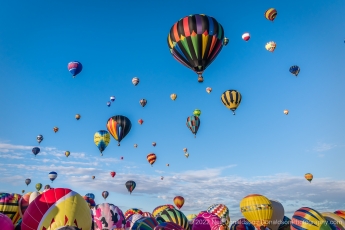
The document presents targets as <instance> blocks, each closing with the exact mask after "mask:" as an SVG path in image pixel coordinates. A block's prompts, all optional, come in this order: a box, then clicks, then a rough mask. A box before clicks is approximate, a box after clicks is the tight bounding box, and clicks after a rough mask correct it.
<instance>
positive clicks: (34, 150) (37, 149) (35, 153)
mask: <svg viewBox="0 0 345 230" xmlns="http://www.w3.org/2000/svg"><path fill="white" fill-rule="evenodd" d="M40 151H41V149H40V148H38V147H34V148H33V149H32V153H33V154H34V155H35V156H36V155H37V154H39V152H40Z"/></svg>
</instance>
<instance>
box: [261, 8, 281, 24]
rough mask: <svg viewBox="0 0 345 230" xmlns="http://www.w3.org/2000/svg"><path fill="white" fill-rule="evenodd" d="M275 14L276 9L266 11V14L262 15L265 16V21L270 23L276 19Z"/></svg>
mask: <svg viewBox="0 0 345 230" xmlns="http://www.w3.org/2000/svg"><path fill="white" fill-rule="evenodd" d="M277 14H278V12H277V10H276V9H274V8H270V9H268V10H266V12H265V14H264V15H265V18H266V19H267V20H270V21H272V22H273V21H274V19H276V17H277Z"/></svg>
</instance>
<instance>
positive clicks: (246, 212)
mask: <svg viewBox="0 0 345 230" xmlns="http://www.w3.org/2000/svg"><path fill="white" fill-rule="evenodd" d="M240 209H241V212H242V215H243V216H244V217H245V218H246V219H247V220H248V221H249V222H250V223H251V224H252V225H254V226H255V227H256V228H257V229H260V227H262V226H263V227H266V226H267V225H268V223H269V221H270V220H271V218H272V215H273V209H272V203H271V201H270V200H269V199H268V198H267V197H265V196H262V195H259V194H251V195H248V196H246V197H244V198H243V199H242V200H241V203H240Z"/></svg>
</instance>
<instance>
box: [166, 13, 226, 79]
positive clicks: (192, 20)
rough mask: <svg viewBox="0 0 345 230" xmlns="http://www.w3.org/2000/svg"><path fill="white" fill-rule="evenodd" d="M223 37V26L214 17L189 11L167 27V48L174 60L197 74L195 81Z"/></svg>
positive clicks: (216, 51)
mask: <svg viewBox="0 0 345 230" xmlns="http://www.w3.org/2000/svg"><path fill="white" fill-rule="evenodd" d="M180 28H182V29H180ZM223 39H224V29H223V27H222V25H221V24H220V23H218V22H217V20H216V19H215V18H213V17H210V16H207V15H205V14H193V15H189V16H186V17H184V18H182V19H180V20H179V21H178V22H176V23H175V24H174V25H173V26H172V27H171V29H170V33H169V35H168V47H169V50H170V53H171V54H172V56H173V57H174V58H175V60H177V61H178V62H180V63H181V64H182V65H184V66H186V67H188V68H190V69H191V70H193V71H194V72H195V73H197V74H198V82H203V76H202V73H203V72H204V71H205V70H206V68H207V67H208V66H209V65H210V64H211V63H212V62H213V61H214V60H215V59H216V57H217V56H218V54H219V53H220V51H221V50H222V48H223ZM197 44H199V45H197ZM201 44H203V45H201Z"/></svg>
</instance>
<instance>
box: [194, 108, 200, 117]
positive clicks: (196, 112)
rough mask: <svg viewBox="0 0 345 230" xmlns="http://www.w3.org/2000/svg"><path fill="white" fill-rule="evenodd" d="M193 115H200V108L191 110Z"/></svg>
mask: <svg viewBox="0 0 345 230" xmlns="http://www.w3.org/2000/svg"><path fill="white" fill-rule="evenodd" d="M193 115H194V116H196V117H199V116H200V115H201V110H200V109H195V110H194V112H193Z"/></svg>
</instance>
